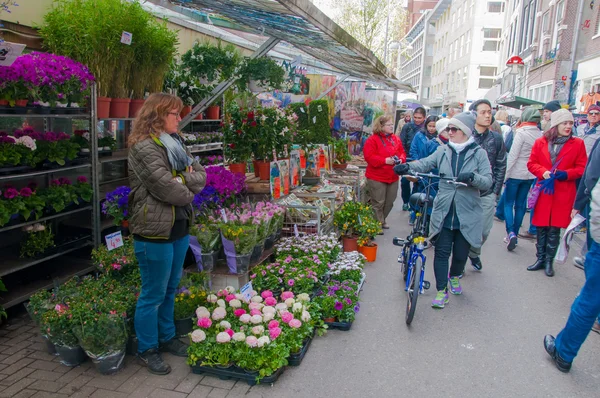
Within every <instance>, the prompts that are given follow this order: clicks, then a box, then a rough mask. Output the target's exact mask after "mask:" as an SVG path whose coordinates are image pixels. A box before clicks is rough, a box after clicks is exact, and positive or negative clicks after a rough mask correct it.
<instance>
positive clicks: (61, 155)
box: [34, 131, 80, 166]
mask: <svg viewBox="0 0 600 398" xmlns="http://www.w3.org/2000/svg"><path fill="white" fill-rule="evenodd" d="M38 136H39V138H40V139H38V140H37V141H36V145H37V150H36V151H35V154H34V162H35V163H36V164H40V163H47V164H49V165H51V166H53V165H54V164H56V165H59V166H64V165H65V164H66V161H67V160H73V159H75V158H76V157H77V154H78V153H79V149H80V146H79V144H78V143H76V142H73V141H71V136H70V135H69V134H66V133H63V132H59V133H55V132H53V131H48V132H45V133H38Z"/></svg>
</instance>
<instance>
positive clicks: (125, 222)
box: [121, 220, 129, 236]
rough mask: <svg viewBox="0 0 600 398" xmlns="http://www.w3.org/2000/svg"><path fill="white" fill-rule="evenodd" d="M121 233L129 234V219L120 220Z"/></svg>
mask: <svg viewBox="0 0 600 398" xmlns="http://www.w3.org/2000/svg"><path fill="white" fill-rule="evenodd" d="M121 235H123V236H129V221H128V220H123V221H121Z"/></svg>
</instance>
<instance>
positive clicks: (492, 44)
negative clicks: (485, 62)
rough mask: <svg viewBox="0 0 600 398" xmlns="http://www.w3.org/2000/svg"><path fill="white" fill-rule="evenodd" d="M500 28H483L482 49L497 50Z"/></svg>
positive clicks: (500, 33)
mask: <svg viewBox="0 0 600 398" xmlns="http://www.w3.org/2000/svg"><path fill="white" fill-rule="evenodd" d="M501 36H502V29H490V28H484V29H483V39H484V40H483V51H498V50H499V49H500V37H501Z"/></svg>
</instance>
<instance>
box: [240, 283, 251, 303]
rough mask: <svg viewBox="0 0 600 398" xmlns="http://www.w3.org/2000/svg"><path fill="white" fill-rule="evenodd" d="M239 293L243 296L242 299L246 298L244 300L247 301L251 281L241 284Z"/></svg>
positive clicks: (249, 294)
mask: <svg viewBox="0 0 600 398" xmlns="http://www.w3.org/2000/svg"><path fill="white" fill-rule="evenodd" d="M240 293H241V294H242V296H244V300H246V302H249V301H250V299H251V298H252V282H248V283H246V284H245V285H244V286H242V288H241V289H240Z"/></svg>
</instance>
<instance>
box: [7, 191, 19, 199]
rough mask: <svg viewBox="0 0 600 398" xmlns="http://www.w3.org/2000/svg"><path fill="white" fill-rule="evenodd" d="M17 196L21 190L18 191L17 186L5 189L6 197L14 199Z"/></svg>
mask: <svg viewBox="0 0 600 398" xmlns="http://www.w3.org/2000/svg"><path fill="white" fill-rule="evenodd" d="M17 196H19V191H17V190H16V189H15V188H7V189H6V190H5V191H4V197H5V198H6V199H14V198H16V197H17Z"/></svg>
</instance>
